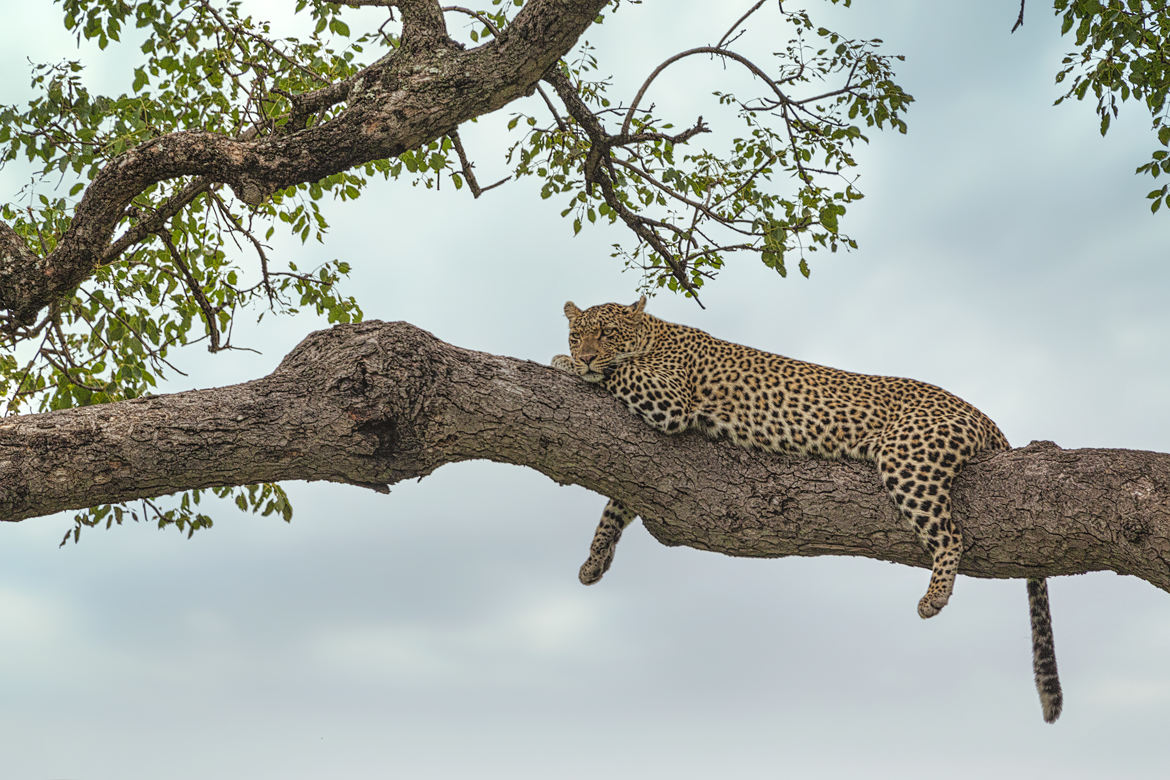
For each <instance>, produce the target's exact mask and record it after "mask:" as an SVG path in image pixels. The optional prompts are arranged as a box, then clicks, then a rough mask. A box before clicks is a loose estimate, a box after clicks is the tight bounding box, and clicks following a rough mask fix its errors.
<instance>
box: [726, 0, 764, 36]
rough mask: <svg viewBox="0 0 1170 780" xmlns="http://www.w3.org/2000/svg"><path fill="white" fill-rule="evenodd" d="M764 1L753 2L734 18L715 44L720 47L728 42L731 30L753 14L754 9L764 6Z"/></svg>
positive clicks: (733, 30)
mask: <svg viewBox="0 0 1170 780" xmlns="http://www.w3.org/2000/svg"><path fill="white" fill-rule="evenodd" d="M766 2H768V0H759V1H758V2H757V3H755V5H753V6H752V7H751V8H749V9H748V10H747V12H746V13H745V14H744V15H743V16H741V17H739V18H738V19H736V20H735V22H734V23H733V24H732V25H731V26H730V27H728V28H727V32H725V33H723V37H722V38H720V39H719V43H717V44H715V45H716V46H719V47H722V46H723V44H725V43H728V42H729V41H728V40H727V39H728V38H729V37H731V34H732V33H733V32H735V28H736V27H739V26H740V25H741V24H743V23H744V22H745V21H746V20H747V18H748V17H749V16H751V15H752V14H754V13H755V12H756V11H758V10H760V9H761V8H762V7H763V6H764V3H766ZM737 37H738V36H737Z"/></svg>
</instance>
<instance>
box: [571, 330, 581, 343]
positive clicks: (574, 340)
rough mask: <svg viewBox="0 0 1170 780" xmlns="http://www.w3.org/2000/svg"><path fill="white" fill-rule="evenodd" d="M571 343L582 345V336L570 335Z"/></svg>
mask: <svg viewBox="0 0 1170 780" xmlns="http://www.w3.org/2000/svg"><path fill="white" fill-rule="evenodd" d="M569 343H570V344H580V343H581V337H580V336H578V335H577V334H576V333H570V334H569Z"/></svg>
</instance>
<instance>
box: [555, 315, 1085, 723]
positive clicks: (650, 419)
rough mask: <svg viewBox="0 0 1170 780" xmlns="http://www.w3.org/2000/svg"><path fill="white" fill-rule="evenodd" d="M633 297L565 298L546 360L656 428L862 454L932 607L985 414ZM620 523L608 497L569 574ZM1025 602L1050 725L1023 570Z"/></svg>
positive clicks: (931, 391)
mask: <svg viewBox="0 0 1170 780" xmlns="http://www.w3.org/2000/svg"><path fill="white" fill-rule="evenodd" d="M645 305H646V299H645V297H643V298H642V299H641V300H639V301H638V302H637V303H635V304H633V305H631V306H622V305H619V304H616V303H605V304H601V305H599V306H594V307H592V308H589V309H586V310H584V311H582V310H581V309H579V308H577V306H575V305H574V304H573V303H572V302H569V303H566V304H565V316H566V317H567V318H568V320H569V349H570V352H571V353H572V354H571V355H557V356H556V357H554V358H553V365H554V366H555V367H556V368H559V369H561V370H564V371H568V372H571V373H573V374H576V375H578V376H580V377H581V378H582V379H584V380H585V381H587V382H591V383H594V384H598V385H600V386H601V387H603V388H604V389H605V390H606V391H607V392H609V393H611V394H612V395H614V396H616V397H617V398H618V399H620V400H621V401H623V402H625V404H626V406H627V407H629V409H630V410H631V411H632V412H634V413H635V414H636V415H638V416H639V417H641V418H642V419H643V420H644V421H646V422H647V423H648V424H650V425H651V426H653V427H654V428H655V429H657V430H659V431H662V432H663V433H679V432H681V431H685V430H688V429H697V430H699V431H702V432H703V433H705V434H707V435H708V436H710V437H712V438H727V439H730V440H731V441H732V442H734V443H735V444H738V445H740V446H743V447H750V448H755V449H761V450H766V451H771V452H790V453H792V452H795V453H799V454H804V455H811V456H815V457H824V458H839V457H847V458H856V459H860V460H866V461H870V462H873V463H874V464H876V466H877V469H878V474H879V476H880V478H881V481H882V485H883V486H884V487H885V489H886V491H887V492H888V493H889V495H890V498H891V500H892V501H893V502H894V505H895V506H896V507H897V508H898V511H899V512H900V513H901V515H902V517H903V518H904V519H905V520H906V522H907V524H908V525H909V526H910V527H911V528H912V529H914V531H915V532H916V533H917V534H918V538H919V541H920V542H921V543H922V545H923V547H924V548H926V551H927V552H928V553H929V554H930V556H931V562H932V565H931V576H930V584H929V586H928V587H927V590H926V594H925V595H924V596H923V597H922V599H921V600H920V601H919V602H918V614H919V615H921V616H922V617H924V618H929V617H932V616H934V615H936V614H938V612H939V610H941V609H942V608H943V607H944V606H946V604H947V601H948V599H949V598H950V595H951V591H952V589H953V588H954V583H955V574H956V572H957V571H958V568H959V559H960V557H961V555H962V551H963V537H962V532H961V531H960V529H959V527H958V526H957V525H956V524H955V522H954V520H953V519H952V517H951V498H950V490H951V483H952V481H953V480H954V477H955V475H956V474H957V473H958V471H959V469H960V468H961V467H962V466H963V464H964V463H966V462H967V461H968V460H969V459H970V458H971V457H972V456H973V455H975V454H976V453H978V452H983V451H987V450H1000V449H1007V448H1008V447H1009V445H1008V442H1007V439H1005V438H1004V435H1003V434H1002V433H1000V430H999V428H998V427H996V425H995V423H993V422H992V421H991V420H990V419H988V418H987V417H986V416H985V415H984V414H983V413H982V412H980V411H979V410H978V409H976V408H975V407H973V406H971V405H970V404H968V403H967V402H965V401H963V400H962V399H960V398H958V397H956V396H954V395H952V394H950V393H948V392H947V391H945V390H942V389H941V388H938V387H935V386H934V385H929V384H926V383H925V382H919V381H916V380H913V379H902V378H897V377H885V376H869V375H865V374H853V373H849V372H847V371H840V370H838V369H835V368H828V367H826V366H819V365H816V364H813V363H805V362H802V361H799V360H792V359H790V358H786V357H782V356H780V355H774V354H771V353H769V352H764V351H762V350H758V349H753V348H751V347H745V346H741V345H739V344H732V343H730V342H727V341H721V340H719V339H716V338H713V337H712V336H710V335H708V334H707V333H704V332H703V331H701V330H698V329H696V328H691V327H687V326H685V325H677V324H675V323H671V322H665V321H663V320H660V319H658V318H657V317H653V316H651V315H649V314H646V313H645V311H644V308H645ZM633 519H634V514H633V513H632V512H631V511H630V510H629V509H627V508H626V507H625V506H623V505H622V504H621V503H620V502H618V501H614V500H611V501H610V502H609V503H608V504H607V505H606V507H605V511H604V512H603V513H602V517H601V522H600V523H599V524H598V527H597V531H596V533H595V534H594V538H593V543H592V545H591V547H590V552H589V558H588V559H587V560H586V561H585V563H584V565H582V566H581V571H580V575H579V576H580V580H581V582H583V583H585V584H586V585H589V584H592V583H595V582H597V581H598V580H600V579H601V577H602V575H603V574H604V573H605V572H606V571H607V570H608V569H609V566H610V564H611V562H612V561H613V555H614V550H615V547H616V545H617V541H618V539H619V538H620V537H621V533H622V531H623V530H624V529H625V527H626V526H628V525H629V524H630V522H632V521H633ZM1028 600H1029V605H1030V610H1029V611H1030V615H1031V620H1032V644H1033V668H1034V671H1035V674H1036V687H1037V690H1038V691H1039V693H1040V700H1041V705H1042V707H1043V711H1044V719H1045V720H1046V721H1048V722H1050V723H1051V722H1052V721H1055V720H1056V718H1057V716H1059V714H1060V708H1061V701H1062V695H1061V690H1060V682H1059V678H1058V676H1057V671H1056V655H1055V650H1054V646H1053V639H1052V620H1051V615H1050V612H1049V607H1048V591H1047V586H1046V584H1045V582H1044V580H1042V579H1030V580H1028Z"/></svg>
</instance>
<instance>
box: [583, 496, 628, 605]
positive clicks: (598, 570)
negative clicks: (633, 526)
mask: <svg viewBox="0 0 1170 780" xmlns="http://www.w3.org/2000/svg"><path fill="white" fill-rule="evenodd" d="M636 516H637V515H635V514H634V513H633V512H632V511H630V510H629V509H628V508H627V507H626V506H625V505H624V504H622V503H621V502H620V501H616V500H614V499H610V501H609V503H608V504H606V505H605V509H604V510H603V511H602V513H601V522H599V523H598V524H597V531H595V532H594V534H593V543H592V544H591V545H589V557H588V558H587V559H586V560H585V563H583V564H581V571H580V573H578V575H577V578H578V579H579V580H581V584H583V585H592V584H593V583H595V582H597V581H598V580H600V579H601V575H603V574H605V573H606V572H607V571H609V565H610V564H611V563H613V554H614V551H615V550H616V549H617V543H618V539H621V538H622V531H624V530H625V529H626V526H628V525H629V524H630V523H632V522H633V521H634V518H635V517H636Z"/></svg>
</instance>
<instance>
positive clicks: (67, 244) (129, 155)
mask: <svg viewBox="0 0 1170 780" xmlns="http://www.w3.org/2000/svg"><path fill="white" fill-rule="evenodd" d="M605 4H606V0H587V1H581V2H577V1H570V0H530V2H528V3H527V4H526V5H525V7H524V8H523V9H521V11H520V12H519V13H518V14H517V15H516V18H515V19H514V21H513V23H512V24H511V25H510V26H509V27H508V28H507V29H506V30H504V31H503V33H502V34H501V35H500V37H499V38H498V39H495V40H493V41H491V42H489V43H486V44H484V45H483V46H480V47H478V48H476V49H472V50H470V51H462V50H460V49H458V48H457V47H456V46H455V45H454V44H453V43H452V42H450V41H449V40H448V39H447V38H446V33H445V30H446V28H445V26H444V25H443V21H442V13H441V11H440V10H439V6H438V4H437V3H436V2H434V0H409V1H406V0H403V2H398V3H396V5H398V7H400V8H401V9H402V12H403V16H404V23H405V24H406V25H407V33H408V34H409V35H415V36H419V37H420V40H422V41H423V42H424V43H425V42H430V43H436V42H438V43H436V45H420V46H406V45H404V46H403V47H402V48H401V49H398V50H396V51H395V52H393V53H391V54H389V55H387V56H385V57H383V58H381V59H379V60H378V61H377V62H375V63H373V64H372V65H370V66H369V67H367V68H366V69H364V70H363V71H361V72H360V73H358V74H356V75H355V76H353V77H350V78H348V79H346V81H345V82H344V83H343V85H341V86H333V85H330V86H326V87H322V88H320V89H318V90H315V91H313V92H311V93H306V95H307V96H306V97H305V98H304V99H303V100H300V101H297V100H294V101H293V102H294V113H295V114H298V116H304V115H307V114H308V113H310V112H311V111H313V110H320V109H321V108H324V107H328V106H330V105H336V104H338V103H340V102H343V101H346V102H347V105H346V106H345V108H344V110H342V111H341V112H340V113H339V114H338V115H336V116H335V117H333V118H331V119H329V120H328V121H324V122H321V123H319V124H316V125H313V126H312V127H308V128H303V129H296V128H294V129H293V132H289V133H285V134H276V135H268V136H264V137H244V138H232V137H229V136H225V135H218V134H215V133H210V132H206V131H203V130H187V131H181V132H175V133H170V134H167V135H163V136H160V137H157V138H153V139H150V140H148V141H146V142H144V143H142V144H140V145H139V146H137V147H135V148H133V149H131V150H129V151H127V152H126V153H124V154H122V155H120V156H118V157H117V158H115V159H113V160H111V161H110V162H109V163H107V164H106V165H105V166H104V167H103V168H102V170H101V171H100V172H99V173H98V174H97V176H96V177H95V178H94V180H93V181H92V182H91V183H90V185H89V187H88V188H87V189H86V192H85V194H84V196H83V197H82V199H81V202H80V203H79V204H78V205H77V208H76V210H75V212H74V215H73V219H72V221H71V223H70V226H69V228H68V230H67V231H65V233H64V234H63V235H62V236H61V238H60V240H59V241H58V243H57V245H56V247H55V248H54V250H53V251H52V252H51V253H49V254H48V255H44V256H41V255H39V254H38V253H37V252H36V251H34V249H33V248H32V247H30V246H28V244H26V242H25V241H24V240H23V239H22V238H21V236H19V235H18V234H17V233H16V232H15V231H14V230H12V229H11V227H10V226H8V225H6V224H3V223H0V310H3V311H4V312H5V313H6V318H5V320H4V321H3V322H0V330H3V331H7V332H8V333H14V332H16V331H17V330H19V329H20V328H22V327H26V326H28V325H29V324H30V323H32V322H33V321H34V320H35V319H36V316H37V313H38V312H39V311H40V310H41V309H43V308H44V307H46V306H48V305H49V304H50V303H52V302H53V301H54V300H57V299H58V298H60V297H61V296H63V295H65V294H67V293H68V292H69V291H71V290H72V289H74V288H75V287H76V286H77V285H78V284H80V283H81V282H82V281H83V280H85V279H86V278H87V277H88V276H89V275H91V274H92V273H93V272H94V271H95V270H96V269H97V267H98V266H99V265H100V264H101V262H103V260H104V261H106V262H108V261H109V260H110V254H109V251H110V242H111V238H112V236H113V232H114V230H115V228H116V227H117V225H118V223H119V221H120V220H121V219H122V218H123V217H124V216H125V214H126V207H127V206H128V205H129V203H130V201H131V200H132V199H133V198H134V197H135V196H136V195H138V194H139V193H141V192H143V191H144V190H146V189H147V188H149V187H150V186H152V185H154V184H157V183H158V182H162V181H166V180H169V179H174V178H177V177H181V176H196V177H201V178H202V186H206V187H210V186H213V185H215V184H227V185H229V186H230V187H231V188H232V189H233V191H234V192H235V193H236V196H237V197H239V198H240V199H241V200H242V201H244V202H245V203H247V204H252V205H255V204H259V203H261V202H263V201H264V200H265V199H267V198H268V197H269V196H270V195H271V194H272V193H273V192H276V191H277V190H280V189H282V188H285V187H288V186H291V185H295V184H301V183H306V182H314V181H317V180H319V179H321V178H323V177H325V176H329V175H331V174H335V173H338V172H341V171H345V170H348V169H350V168H352V167H354V166H356V165H360V164H362V163H366V162H370V161H372V160H379V159H385V158H387V157H395V156H397V155H399V154H401V153H402V152H404V151H406V150H408V149H412V148H415V147H417V146H420V145H422V144H425V143H427V142H429V141H432V140H435V139H437V138H440V137H442V136H443V135H446V134H448V133H450V132H452V131H453V130H454V129H455V128H457V127H458V126H459V125H460V124H462V123H463V122H465V121H467V120H469V119H471V118H473V117H477V116H480V115H482V114H486V113H488V112H490V111H494V110H495V109H497V108H500V107H501V106H504V105H506V104H507V103H509V102H511V101H512V100H514V99H516V98H518V97H520V96H522V95H525V94H530V93H531V92H532V91H533V90H534V89H535V87H536V83H537V81H538V80H539V79H540V77H541V76H542V75H543V74H544V73H545V72H546V71H547V70H548V69H549V68H550V67H552V66H553V65H554V64H555V63H556V62H557V60H558V59H560V57H561V56H563V55H564V54H565V53H566V52H567V51H568V50H569V49H570V48H571V47H572V46H573V44H574V43H575V42H576V40H577V38H578V37H579V36H580V35H581V33H582V32H583V31H584V30H585V28H586V27H588V26H589V24H590V23H591V22H592V21H593V20H594V18H595V17H596V15H597V13H598V12H599V11H600V10H601V9H602V8H603V7H604V6H605ZM404 34H406V33H404ZM424 39H425V40H424ZM443 41H446V44H445V45H443V44H442V42H443ZM142 232H143V234H144V235H145V234H148V233H149V232H150V231H142Z"/></svg>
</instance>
